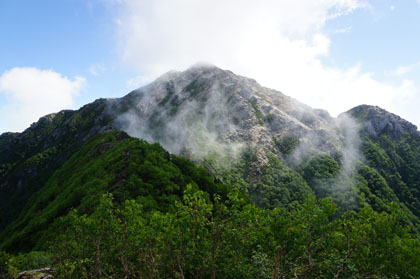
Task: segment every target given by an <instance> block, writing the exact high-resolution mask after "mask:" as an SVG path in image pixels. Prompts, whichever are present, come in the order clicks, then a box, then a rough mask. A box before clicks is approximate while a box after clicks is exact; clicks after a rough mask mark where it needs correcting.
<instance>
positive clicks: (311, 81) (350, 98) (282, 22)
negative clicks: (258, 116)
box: [104, 0, 420, 124]
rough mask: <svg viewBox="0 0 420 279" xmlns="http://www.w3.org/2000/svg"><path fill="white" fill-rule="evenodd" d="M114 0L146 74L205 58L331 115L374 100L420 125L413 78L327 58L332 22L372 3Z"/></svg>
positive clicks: (126, 43)
mask: <svg viewBox="0 0 420 279" xmlns="http://www.w3.org/2000/svg"><path fill="white" fill-rule="evenodd" d="M104 1H105V0H104ZM109 1H110V2H111V3H112V4H111V5H113V6H112V7H113V9H115V10H116V11H117V12H116V14H115V19H114V22H117V23H118V24H115V28H116V38H117V40H116V41H117V42H118V49H119V53H120V54H121V58H122V59H123V60H124V61H125V62H126V63H127V64H129V65H131V66H132V67H133V68H134V69H136V70H137V71H138V72H139V73H140V75H144V76H145V77H147V78H149V77H150V76H154V77H156V76H158V75H160V74H162V73H163V72H166V71H168V70H170V69H175V70H183V69H185V68H187V67H189V66H190V65H192V64H194V63H196V62H198V61H205V62H210V63H214V64H215V65H217V66H219V67H222V68H226V69H230V70H232V71H234V72H235V73H238V74H241V75H245V76H248V77H252V78H255V79H256V80H257V81H258V82H259V83H261V84H262V85H264V86H268V87H271V88H274V89H277V90H280V91H282V92H283V93H285V94H287V95H290V96H292V97H294V98H296V99H298V100H300V101H303V102H305V103H307V104H308V105H310V106H313V107H317V108H324V109H327V110H328V111H330V113H332V114H333V115H337V114H338V113H340V112H343V111H346V110H348V109H350V108H352V107H354V106H356V105H359V104H370V105H379V106H381V107H383V108H385V109H388V110H391V111H393V112H395V113H398V114H400V115H402V116H403V117H407V118H408V119H409V120H411V121H415V122H417V123H418V124H419V123H420V116H416V115H417V114H416V113H415V112H416V110H417V109H416V107H417V105H411V106H410V104H414V102H413V101H412V100H413V98H414V96H415V95H416V94H417V93H418V92H419V90H418V88H417V87H416V85H415V83H414V82H412V81H410V80H402V79H401V80H399V81H393V82H384V81H379V80H378V79H376V78H375V74H374V73H370V72H366V71H364V70H363V68H362V66H361V65H359V64H357V63H355V64H354V65H353V66H351V67H347V68H342V67H338V66H329V65H327V64H326V63H325V61H326V60H333V57H331V56H330V48H331V43H332V42H331V34H333V33H335V32H333V30H332V31H331V30H327V23H328V21H330V20H333V19H336V18H338V17H343V16H346V15H349V14H351V13H354V12H356V11H357V10H360V9H371V7H370V6H369V4H368V3H367V1H363V0H319V1H313V0H301V1H295V0H262V1H253V0H252V1H251V0H231V1H222V0H211V1H210V0H201V1H197V0H195V1H193V0H171V1H168V0H154V1H142V0H119V1H115V0H113V1H111V0H109ZM347 29H348V30H351V26H348V27H347ZM336 31H337V32H338V31H339V30H336ZM342 36H345V34H342ZM378 47H380V46H378ZM360 48H361V51H363V46H360ZM407 104H408V105H409V108H408V110H407Z"/></svg>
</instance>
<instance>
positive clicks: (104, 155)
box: [0, 131, 228, 251]
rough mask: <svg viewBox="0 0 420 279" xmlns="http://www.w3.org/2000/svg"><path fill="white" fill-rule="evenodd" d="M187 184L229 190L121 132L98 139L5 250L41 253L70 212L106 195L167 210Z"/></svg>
mask: <svg viewBox="0 0 420 279" xmlns="http://www.w3.org/2000/svg"><path fill="white" fill-rule="evenodd" d="M187 184H191V185H193V186H194V187H195V188H199V189H202V190H204V191H206V192H208V193H209V194H214V193H218V194H220V195H222V196H226V194H227V191H228V188H227V186H225V185H223V184H222V183H220V182H217V181H215V179H214V178H213V177H212V176H211V175H210V174H209V173H208V172H207V170H205V169H204V168H200V167H196V166H195V165H194V164H193V163H192V162H190V161H188V160H187V159H184V158H182V157H178V156H175V155H171V154H169V153H168V152H167V151H165V150H164V149H163V148H162V147H161V146H160V145H159V144H148V143H147V142H145V141H143V140H139V139H136V138H131V137H129V136H127V135H126V134H125V133H123V132H117V131H115V132H108V133H105V134H98V135H97V136H95V137H93V138H92V139H91V140H89V141H87V142H86V143H85V144H83V145H82V146H81V147H80V148H79V149H78V150H77V151H76V152H75V153H74V154H73V155H72V156H71V157H70V159H68V160H67V161H66V162H65V163H64V164H63V165H62V166H61V167H60V168H58V169H57V170H56V171H55V172H54V174H53V175H52V176H51V177H50V178H49V179H48V180H47V181H46V183H45V185H44V186H43V187H42V188H41V189H40V190H39V191H38V192H36V193H35V194H34V195H33V196H32V197H31V198H30V200H29V201H28V203H27V204H26V206H25V207H24V208H23V210H22V212H21V214H20V215H19V217H18V218H17V219H15V221H13V222H12V223H11V224H10V225H8V226H7V227H6V229H5V230H4V231H3V232H2V234H1V235H0V241H1V246H0V247H1V248H3V249H7V250H9V251H29V250H31V249H32V248H34V247H37V248H42V247H43V245H45V243H46V241H47V240H48V239H49V238H50V237H51V235H53V234H54V233H57V231H59V230H60V224H59V223H55V221H57V218H58V217H60V216H63V215H65V214H66V213H67V212H68V210H69V209H71V208H77V209H78V210H79V211H80V212H85V213H91V212H93V210H94V208H95V206H96V205H97V203H98V201H99V198H100V197H101V196H102V195H103V194H104V193H114V197H115V201H116V202H117V203H122V202H124V201H125V200H126V199H133V198H135V199H137V200H138V201H140V202H141V203H142V204H143V206H144V209H145V210H152V209H153V210H157V209H159V210H162V211H167V210H168V209H169V208H170V207H171V206H173V205H174V201H176V200H178V199H179V197H180V196H181V195H182V193H183V191H184V189H185V186H186V185H187Z"/></svg>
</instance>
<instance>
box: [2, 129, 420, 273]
mask: <svg viewBox="0 0 420 279" xmlns="http://www.w3.org/2000/svg"><path fill="white" fill-rule="evenodd" d="M414 148H418V145H415V144H413V142H407V140H405V139H404V140H402V141H400V142H399V143H398V144H395V142H393V141H391V140H389V137H387V136H386V135H383V136H382V137H379V138H378V139H377V141H376V142H374V141H373V140H370V139H368V138H366V139H365V141H364V145H363V150H364V152H365V154H366V157H367V164H361V165H360V166H359V169H358V172H357V173H356V177H355V178H356V180H355V181H356V184H355V185H354V186H353V188H346V189H352V190H348V191H347V192H346V191H340V192H332V189H333V187H334V185H331V183H333V182H337V181H341V182H340V183H349V181H350V180H349V178H348V177H341V178H340V179H339V180H337V179H332V178H334V177H337V175H338V174H339V170H340V168H341V166H340V161H339V159H338V160H336V159H334V158H333V157H331V156H329V155H320V156H315V157H313V158H312V159H311V160H309V161H308V162H306V163H305V164H304V165H302V166H300V168H297V169H295V170H293V169H291V168H289V167H287V166H286V165H285V164H284V163H283V162H282V161H281V160H279V159H277V158H272V159H271V164H270V166H271V167H269V168H266V169H265V170H264V172H263V173H261V175H260V177H259V178H256V177H251V176H252V172H251V171H249V168H252V164H253V161H254V159H253V157H254V155H253V152H252V150H248V151H247V152H245V154H244V156H243V159H242V160H240V161H239V162H238V163H237V165H236V167H234V168H232V169H230V171H229V172H224V173H223V174H221V175H219V178H216V177H215V176H214V175H212V174H210V173H209V172H208V170H207V169H205V168H203V167H199V166H196V165H195V164H194V163H192V162H191V161H189V160H187V159H185V158H183V157H180V156H176V155H172V154H170V153H168V152H167V151H166V150H164V149H163V148H162V147H161V146H160V145H159V144H157V143H155V144H149V143H147V142H146V141H144V140H140V139H136V138H131V137H129V136H127V135H126V134H125V133H123V132H118V131H114V132H108V133H104V134H98V135H97V136H95V137H93V138H92V139H91V140H89V141H87V142H86V143H84V144H83V145H82V146H81V147H80V148H79V149H78V151H77V152H75V153H74V154H73V155H72V156H71V157H70V158H69V159H68V160H67V161H66V162H65V163H64V164H63V165H62V166H61V167H60V168H58V169H57V170H56V171H55V172H54V174H53V175H51V177H49V179H48V180H47V182H46V183H45V186H44V187H42V189H40V190H39V191H37V192H36V193H35V194H34V195H33V196H32V197H31V198H30V201H29V202H28V205H27V206H26V207H25V208H24V210H22V212H21V213H20V215H19V218H17V219H16V220H15V221H13V222H11V223H10V224H9V225H8V226H7V227H6V229H5V230H3V231H2V233H1V235H0V240H1V249H2V252H0V274H1V275H0V278H15V277H17V275H18V273H19V272H20V271H22V270H28V269H35V268H40V267H46V266H48V267H52V268H53V270H54V272H55V276H57V277H58V278H420V240H419V238H418V234H417V231H418V216H419V215H418V211H416V210H417V209H418V205H417V199H416V198H415V197H416V196H417V195H415V189H416V188H414V187H410V188H408V187H407V186H406V185H407V184H405V181H407V183H409V184H408V185H417V184H418V182H417V181H416V180H415V177H416V176H415V174H413V173H407V171H406V170H407V169H410V168H411V169H413V170H418V168H416V164H417V162H418V161H417V160H416V157H415V154H418V153H417V152H415V151H416V150H415V149H414ZM401 150H402V151H403V152H401ZM288 152H290V151H288ZM390 154H391V155H392V154H393V155H394V156H396V154H402V155H398V156H405V157H402V158H401V160H400V161H399V162H400V163H401V165H396V164H395V163H394V162H395V161H394V160H393V158H392V157H391V156H390ZM39 157H40V156H39V155H38V156H37V157H35V158H39ZM33 160H35V159H34V157H31V161H33ZM207 163H211V162H207ZM403 163H404V165H403ZM404 171H405V172H404ZM400 172H401V174H400ZM250 179H251V180H252V179H255V182H254V183H250V184H251V186H250V187H248V188H247V189H245V188H244V187H245V186H246V184H247V183H246V182H247V181H249V180H250ZM409 179H412V180H411V181H410V180H409ZM222 181H223V182H222ZM273 181H274V182H273ZM413 183H415V184H413ZM273 184H275V185H277V187H273V186H270V185H273ZM353 191H354V192H353ZM262 193H264V195H262ZM258 197H261V198H258Z"/></svg>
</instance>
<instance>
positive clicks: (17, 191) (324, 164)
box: [0, 65, 420, 251]
mask: <svg viewBox="0 0 420 279" xmlns="http://www.w3.org/2000/svg"><path fill="white" fill-rule="evenodd" d="M119 130H122V131H124V132H125V133H127V134H128V135H129V136H131V137H135V138H141V139H144V140H146V141H148V142H151V143H153V142H159V143H160V145H162V147H163V148H165V149H166V150H168V151H169V152H171V153H173V154H176V155H180V156H184V157H186V158H188V159H191V160H192V161H194V162H195V163H197V164H199V165H201V166H203V167H205V168H206V169H207V171H208V172H210V173H211V174H212V176H207V175H208V174H204V173H202V169H200V171H199V172H198V173H201V175H198V174H197V171H193V173H196V175H195V176H194V175H193V177H195V178H191V175H192V174H191V172H192V170H191V169H192V168H193V167H189V168H188V169H183V168H182V167H181V165H183V164H187V163H182V164H181V165H179V164H178V165H177V164H176V163H175V165H177V168H179V169H180V171H181V173H182V175H181V174H179V175H178V176H182V177H184V176H185V177H190V178H188V179H185V178H183V179H181V180H180V181H177V182H175V184H176V185H178V186H177V187H178V188H179V189H178V190H177V188H176V187H175V186H174V187H172V188H171V189H172V190H168V191H169V192H165V196H166V195H169V196H171V195H172V194H171V193H172V192H171V191H175V192H174V197H175V196H180V195H181V194H182V190H181V189H183V187H185V185H186V184H188V183H192V181H194V183H195V184H197V185H198V186H201V187H204V188H203V189H205V190H206V191H207V192H211V193H219V194H221V195H223V194H224V195H226V191H225V190H223V189H224V187H228V188H233V189H239V190H240V191H241V192H242V193H245V194H247V195H249V196H250V197H251V198H252V200H253V201H254V202H255V203H256V204H257V205H258V206H261V207H265V208H275V207H280V208H286V209H290V208H293V207H294V206H295V205H296V203H300V202H302V201H303V200H305V199H306V198H308V197H310V196H311V195H313V194H315V195H316V196H317V197H318V198H323V197H327V196H332V197H333V198H334V201H335V202H336V203H338V204H339V210H338V213H337V215H340V214H342V213H343V212H345V211H348V210H358V209H360V208H362V207H363V206H365V205H370V206H372V208H373V209H375V210H377V211H385V212H391V210H392V204H393V203H396V204H398V205H400V206H401V207H402V211H403V216H404V218H403V219H404V222H405V223H406V224H409V225H410V226H411V228H412V229H413V230H418V227H419V224H420V219H419V218H420V201H419V200H420V197H419V192H418V191H419V190H420V184H419V182H418V179H417V178H418V177H420V176H419V175H420V173H419V172H420V165H419V164H420V163H419V162H420V160H419V159H420V140H419V132H418V131H417V128H416V127H415V126H414V125H413V124H411V123H409V122H407V121H405V120H403V119H401V118H400V117H398V116H396V115H394V114H392V113H389V112H387V111H385V110H382V109H380V108H378V107H371V106H366V105H362V106H359V107H356V108H353V109H351V110H350V111H348V112H346V113H344V114H342V115H340V116H339V117H338V118H333V117H331V116H330V115H329V114H328V112H326V111H323V110H319V109H313V108H310V107H309V106H307V105H305V104H302V103H300V102H299V101H297V100H295V99H293V98H291V97H288V96H286V95H284V94H282V93H281V92H279V91H276V90H272V89H269V88H265V87H262V86H260V85H259V84H258V83H257V82H256V81H254V80H252V79H249V78H246V77H242V76H238V75H235V74H234V73H232V72H230V71H227V70H222V69H219V68H217V67H215V66H211V65H196V66H193V67H191V68H189V69H187V70H186V71H184V72H174V71H172V72H168V73H167V74H165V75H163V76H161V77H160V78H158V79H157V80H156V81H154V82H152V83H151V84H149V85H147V86H145V87H142V88H140V89H137V90H134V91H132V92H131V93H129V94H128V95H126V96H124V97H122V98H116V99H99V100H96V101H95V102H93V103H91V104H88V105H86V106H84V107H82V108H80V109H79V110H77V111H61V112H59V113H54V114H50V115H47V116H45V117H42V118H41V119H40V120H39V121H38V122H36V123H34V124H33V125H31V127H29V128H28V129H27V130H25V131H24V132H22V133H5V134H2V135H1V136H0V152H1V154H2V156H1V157H0V210H1V212H2V215H1V217H0V230H1V235H0V243H1V244H0V247H3V248H7V249H11V250H14V251H20V250H25V249H26V250H27V249H32V248H33V247H41V246H42V241H41V242H39V240H40V239H45V238H46V237H47V236H48V234H45V235H44V234H43V233H41V231H43V230H44V229H46V228H48V227H49V226H50V225H51V224H53V223H54V222H55V221H54V220H56V219H57V218H58V217H60V216H63V215H65V214H66V213H67V212H68V210H69V209H70V208H73V207H77V208H80V209H81V210H82V212H91V210H92V207H94V205H95V202H98V201H99V196H100V194H101V193H104V192H112V193H114V194H115V195H117V196H118V195H122V196H121V197H120V199H121V201H123V200H124V199H125V198H136V197H140V196H143V197H144V196H153V197H154V198H153V199H154V200H155V202H152V204H155V208H156V206H158V207H160V206H162V207H163V208H167V207H168V206H169V205H168V201H167V200H165V201H162V199H161V198H160V196H161V195H162V193H161V192H159V193H154V194H151V193H149V192H147V191H146V192H142V193H141V194H139V193H138V192H136V191H137V190H135V191H134V190H133V189H131V188H130V187H134V186H133V183H132V179H134V178H132V176H133V177H134V176H137V177H141V175H145V177H141V180H142V181H143V182H144V181H147V179H149V177H147V173H141V171H140V173H137V171H136V170H135V169H130V172H129V174H130V175H128V174H127V172H126V171H125V170H124V168H122V169H121V168H119V167H117V166H120V164H125V163H127V162H126V159H127V156H128V155H127V154H132V153H131V151H130V150H131V149H124V148H126V143H125V142H126V141H128V142H132V141H134V139H132V138H131V137H129V136H127V135H125V134H121V133H120V132H117V131H119ZM112 131H114V132H112ZM107 132H108V133H110V132H111V135H112V136H109V134H107ZM104 133H105V134H104ZM112 133H116V134H112ZM107 135H108V136H107ZM101 137H104V138H101ZM109 138H112V140H110V141H111V143H109V144H108V143H107V142H108V140H109ZM102 140H103V141H104V144H102V142H101V141H102ZM136 144H139V145H144V144H146V143H145V142H140V143H139V142H137V143H136ZM136 144H134V143H133V145H131V144H129V146H130V148H134V149H136V148H137V147H135V146H136ZM120 145H121V146H124V148H123V147H121V149H118V147H117V146H120ZM113 148H116V150H119V151H118V152H119V153H115V154H114V153H112V152H113V151H112V150H113ZM153 148H157V147H153ZM153 148H152V149H153ZM121 150H124V152H125V153H124V152H122V151H121ZM92 152H93V153H95V152H98V153H97V154H96V153H95V154H96V155H97V156H98V157H97V156H96V155H95V154H93V153H92ZM108 152H109V154H108ZM157 153H159V154H162V156H163V158H166V159H165V160H169V162H172V160H173V159H171V157H170V156H169V155H168V154H169V153H167V154H166V153H165V152H164V151H163V150H161V151H158V152H157ZM92 154H93V155H92ZM110 154H113V155H110ZM124 154H125V156H124ZM165 154H166V155H165ZM102 156H104V157H102ZM114 156H115V158H119V159H118V160H117V159H115V160H113V159H111V158H113V157H114ZM142 156H144V154H143V155H139V158H137V159H136V160H142V159H141V158H142ZM153 156H155V155H153ZM156 156H158V155H156ZM159 156H160V155H159ZM168 156H169V157H168ZM101 158H102V159H101ZM129 158H130V159H129V162H131V161H130V160H131V155H130V156H129ZM159 158H160V157H159ZM174 158H175V157H174ZM177 158H178V157H177ZM179 158H181V157H179ZM119 160H121V161H119ZM159 160H163V159H159ZM159 160H158V162H160V161H159ZM151 161H152V162H153V164H155V160H154V159H153V160H151ZM101 162H102V163H101ZM165 162H166V161H165ZM172 163H173V162H172ZM130 164H131V163H129V165H130ZM138 164H139V163H138V162H137V161H134V163H133V167H132V168H136V166H138ZM188 164H190V163H188ZM97 167H98V168H97ZM114 167H115V168H114ZM155 167H157V165H156V166H155ZM168 168H169V169H170V170H171V171H174V169H173V168H175V167H174V166H171V167H168ZM85 169H86V170H85ZM175 169H176V168H175ZM167 170H168V169H167ZM107 171H108V172H109V177H108V176H107V175H106V174H107ZM171 171H169V172H171ZM184 171H185V172H184ZM73 172H74V173H75V175H73V174H72V173H73ZM84 172H86V173H85V174H84ZM95 173H99V174H101V175H103V176H104V177H101V176H100V175H98V177H97V176H96V175H95ZM201 176H203V177H207V178H206V179H205V181H210V180H212V179H213V178H210V177H215V180H214V182H203V181H201V180H200V178H199V177H201ZM83 177H86V178H85V180H84V179H83ZM92 177H95V179H97V180H94V181H96V182H92V181H91V179H92ZM174 179H175V178H174ZM177 179H178V178H177ZM186 181H189V182H188V183H187V182H186ZM143 182H142V183H143ZM203 183H204V184H203ZM206 183H210V184H211V185H212V186H211V187H210V186H209V187H207V186H205V185H207V184H206ZM149 184H150V185H149V186H147V187H149V188H147V187H146V186H139V185H144V184H141V183H140V184H136V183H134V185H137V186H135V187H140V188H141V187H146V188H147V189H152V188H153V187H157V186H156V185H159V182H158V181H153V182H151V183H149ZM130 185H131V186H130ZM222 185H224V186H222ZM226 185H229V186H226ZM206 187H207V188H206ZM121 189H122V190H121ZM142 189H143V188H142ZM120 190H121V191H120ZM140 192H141V191H140ZM121 193H124V194H121ZM170 200H171V201H173V200H174V198H171V199H170ZM169 204H170V202H169ZM151 208H153V206H151ZM31 220H34V221H31ZM25 241H27V242H25ZM25 247H26V248H25Z"/></svg>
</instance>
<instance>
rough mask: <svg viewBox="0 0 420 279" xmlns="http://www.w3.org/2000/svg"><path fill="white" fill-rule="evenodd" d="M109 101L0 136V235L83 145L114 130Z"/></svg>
mask: <svg viewBox="0 0 420 279" xmlns="http://www.w3.org/2000/svg"><path fill="white" fill-rule="evenodd" d="M105 111H106V100H103V99H101V100H97V101H95V102H94V103H91V104H88V105H86V106H84V107H82V108H81V109H79V110H78V111H61V112H59V113H53V114H50V115H47V116H44V117H42V118H41V119H40V120H39V121H38V122H36V123H34V124H32V125H31V127H29V128H28V129H26V130H25V131H24V132H22V133H4V134H2V135H0V154H1V156H0V212H1V215H0V232H1V231H3V229H4V228H5V227H6V226H7V225H8V224H9V223H10V222H11V221H12V220H14V219H15V218H16V217H17V216H18V215H19V213H20V211H21V209H22V208H23V207H24V206H25V204H26V202H27V201H28V199H29V198H30V197H31V196H32V195H33V194H34V193H36V192H37V191H38V190H39V189H41V188H42V187H43V186H44V184H45V183H46V181H47V180H48V179H49V178H50V176H51V175H52V173H53V172H54V171H55V170H56V169H57V168H59V167H60V166H61V165H62V164H63V163H64V162H65V161H66V160H67V159H68V158H69V157H70V156H71V155H73V153H74V152H75V151H76V150H77V149H78V148H79V147H80V145H81V144H83V142H85V141H86V140H88V139H89V138H90V137H92V136H93V135H95V134H96V133H98V132H101V131H106V130H109V129H111V126H110V124H111V122H110V118H109V117H107V116H106V114H105Z"/></svg>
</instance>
